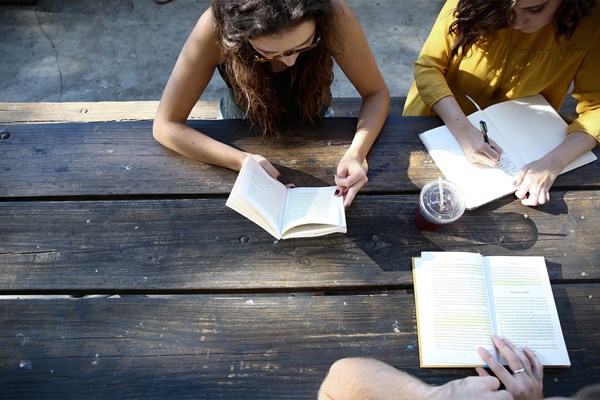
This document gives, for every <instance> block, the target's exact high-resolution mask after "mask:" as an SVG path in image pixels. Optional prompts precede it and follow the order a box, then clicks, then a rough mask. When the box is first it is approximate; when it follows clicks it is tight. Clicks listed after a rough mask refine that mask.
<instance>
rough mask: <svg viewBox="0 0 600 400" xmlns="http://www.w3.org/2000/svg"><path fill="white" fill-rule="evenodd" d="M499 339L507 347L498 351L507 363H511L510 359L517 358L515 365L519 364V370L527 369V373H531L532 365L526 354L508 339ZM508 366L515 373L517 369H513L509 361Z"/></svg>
mask: <svg viewBox="0 0 600 400" xmlns="http://www.w3.org/2000/svg"><path fill="white" fill-rule="evenodd" d="M494 336H495V335H494ZM496 338H498V336H496ZM498 339H500V340H501V341H502V343H503V344H504V346H505V347H498V350H499V351H500V354H502V356H503V357H504V358H505V359H506V361H509V359H508V357H514V356H516V359H515V363H518V364H516V365H517V366H518V368H519V369H521V368H525V371H527V372H529V371H531V363H530V362H529V359H528V358H527V356H526V355H525V353H523V351H521V350H519V349H518V348H517V347H516V346H515V345H514V344H513V343H512V342H511V341H510V340H508V339H505V338H498ZM519 365H520V366H519ZM508 366H509V367H510V368H511V369H512V370H513V372H515V369H513V368H512V367H511V366H510V361H509V364H508Z"/></svg>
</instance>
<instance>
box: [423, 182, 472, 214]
mask: <svg viewBox="0 0 600 400" xmlns="http://www.w3.org/2000/svg"><path fill="white" fill-rule="evenodd" d="M440 188H441V189H442V191H441V192H440ZM419 201H420V204H419V206H420V208H421V214H422V215H423V216H424V217H425V218H426V219H427V220H429V221H431V222H434V223H437V224H447V223H450V222H453V221H456V220H457V219H459V218H460V217H461V215H463V213H464V212H465V200H464V197H463V195H462V192H461V190H460V189H459V188H458V186H456V185H455V184H454V183H452V182H450V181H447V180H445V179H441V180H435V181H431V182H428V183H427V184H426V185H425V186H424V187H423V189H422V190H421V195H420V198H419Z"/></svg>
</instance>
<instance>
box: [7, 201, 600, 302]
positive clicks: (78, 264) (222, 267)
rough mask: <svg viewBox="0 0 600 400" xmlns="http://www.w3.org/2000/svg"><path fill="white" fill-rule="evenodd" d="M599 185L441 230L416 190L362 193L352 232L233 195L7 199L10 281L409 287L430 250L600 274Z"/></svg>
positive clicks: (49, 285)
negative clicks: (273, 221) (274, 214)
mask: <svg viewBox="0 0 600 400" xmlns="http://www.w3.org/2000/svg"><path fill="white" fill-rule="evenodd" d="M599 196H600V192H598V191H582V192H567V193H563V192H558V193H556V195H555V196H554V198H553V201H552V202H550V203H549V204H548V205H547V206H544V207H540V208H539V209H533V208H529V207H525V206H522V205H521V204H520V202H518V201H517V200H515V201H508V200H507V201H506V202H504V203H502V204H499V203H494V204H493V205H489V206H486V207H483V208H481V209H480V210H477V211H476V212H467V214H466V215H464V216H463V217H462V218H461V219H460V220H459V221H457V222H455V223H453V224H451V225H449V226H447V227H444V228H442V229H440V230H439V231H438V232H424V231H421V230H420V229H419V228H418V227H417V226H416V224H415V222H414V212H415V208H416V204H417V196H416V195H397V196H392V195H387V196H376V195H373V196H359V198H358V199H357V200H356V201H355V202H354V204H353V205H352V207H351V208H350V209H349V210H348V211H347V223H348V233H347V234H346V235H343V234H334V235H328V236H324V237H318V238H305V239H295V240H280V241H277V240H275V239H274V238H273V237H272V236H270V235H269V234H268V233H267V232H265V231H263V230H262V229H261V228H260V227H258V226H257V225H255V224H254V223H252V222H250V221H249V220H247V219H246V218H244V217H243V216H241V215H239V214H238V213H236V212H234V211H232V210H230V209H229V208H227V207H225V204H224V203H225V199H193V200H146V201H142V200H136V201H83V202H70V201H60V202H5V203H0V232H1V236H2V238H3V239H2V242H1V243H0V288H1V289H0V293H19V292H21V293H22V292H23V291H28V292H35V291H42V292H45V291H51V292H56V293H89V292H90V291H91V292H92V293H115V292H116V293H128V292H129V293H130V292H144V293H165V292H166V293H168V292H171V293H176V292H179V293H181V292H186V293H187V292H219V291H221V292H222V291H225V292H231V291H255V292H258V291H282V292H289V291H303V290H325V291H328V290H348V289H352V290H355V289H359V288H360V289H362V290H381V289H386V288H407V287H412V274H411V257H414V256H418V255H419V254H420V252H421V251H473V252H480V253H482V254H484V255H523V256H524V255H543V256H545V257H546V262H547V264H548V269H549V271H550V277H551V279H552V281H553V282H558V283H559V282H564V281H575V280H578V281H579V280H580V281H584V282H585V281H588V282H598V281H599V279H600V264H599V258H598V254H599V253H600V231H599V230H598V228H597V221H598V220H600V209H599V208H598V206H597V199H598V198H599ZM482 221H485V223H482Z"/></svg>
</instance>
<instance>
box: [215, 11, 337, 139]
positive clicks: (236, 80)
mask: <svg viewBox="0 0 600 400" xmlns="http://www.w3.org/2000/svg"><path fill="white" fill-rule="evenodd" d="M212 10H213V15H214V19H215V24H216V29H217V35H218V37H219V38H220V41H221V44H222V45H223V47H224V49H225V61H224V67H225V71H226V73H227V76H228V79H229V82H230V84H231V86H232V88H233V93H234V95H235V101H236V103H237V104H238V106H239V107H240V108H241V109H242V111H244V112H245V114H246V120H247V121H248V122H249V123H250V124H251V125H252V126H253V127H255V128H258V129H259V130H260V131H261V132H262V133H263V134H267V133H278V127H279V123H280V122H281V121H283V120H285V119H286V112H285V109H284V107H283V105H282V99H280V98H279V96H278V95H277V93H276V91H275V90H274V87H273V85H272V82H271V79H272V77H273V72H271V71H270V69H269V65H268V63H264V64H262V63H256V61H255V55H256V51H255V50H254V48H253V47H252V46H251V44H250V42H249V40H251V39H254V38H258V37H261V36H265V35H269V34H274V33H278V32H284V31H286V30H289V29H290V28H294V27H296V26H298V25H299V24H301V23H303V22H306V21H308V20H314V21H315V22H316V26H317V33H318V35H319V37H320V41H319V46H317V47H316V48H315V49H313V50H311V51H307V52H305V53H302V54H300V55H299V56H298V58H297V60H296V63H295V64H294V66H292V67H291V68H290V73H291V82H292V90H291V93H295V94H296V96H297V98H296V99H294V100H295V102H296V104H298V106H299V108H300V112H301V116H302V121H309V122H311V123H312V122H314V121H315V120H316V119H318V118H320V116H321V113H322V110H324V109H325V108H326V107H327V106H329V104H330V102H331V94H330V91H329V88H330V86H331V83H332V81H333V55H334V54H335V53H336V52H337V51H339V48H340V43H338V41H337V39H336V36H335V32H334V29H335V28H334V24H333V21H332V18H333V17H334V11H333V6H332V4H331V1H329V0H213V2H212Z"/></svg>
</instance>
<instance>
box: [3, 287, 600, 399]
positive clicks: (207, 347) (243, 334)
mask: <svg viewBox="0 0 600 400" xmlns="http://www.w3.org/2000/svg"><path fill="white" fill-rule="evenodd" d="M554 292H555V296H556V303H557V307H558V310H559V316H560V318H561V322H562V327H563V330H564V336H565V340H566V343H567V348H568V349H569V355H570V357H571V362H572V365H573V366H572V367H571V368H569V369H547V370H546V371H545V373H544V389H545V390H544V391H545V394H546V395H547V396H555V395H564V396H568V395H571V394H572V393H573V392H575V391H576V390H577V389H578V388H580V387H582V386H585V385H587V384H591V383H595V382H596V381H597V377H598V374H599V373H600V367H599V366H600V362H599V361H600V342H598V340H597V332H598V330H597V327H598V324H599V323H600V312H599V311H600V300H599V299H600V288H599V287H598V286H597V285H596V286H594V287H591V288H560V287H557V288H555V289H554ZM415 329H416V328H415V310H414V300H413V295H412V294H411V293H407V294H394V295H387V296H325V297H295V298H287V297H272V296H262V297H261V296H256V297H251V296H240V297H228V298H227V297H221V298H218V297H208V296H206V297H204V296H202V297H200V296H191V297H187V298H186V297H175V298H167V299H161V298H148V299H128V298H124V299H80V300H29V299H24V300H20V301H0V338H1V339H0V354H1V355H2V357H1V358H0V386H1V387H2V388H3V396H4V397H6V398H11V399H19V398H27V399H33V398H44V399H49V398H71V397H72V394H73V393H77V396H79V397H82V398H89V399H103V398H110V399H114V398H128V399H133V398H144V399H155V398H156V399H165V398H177V399H181V398H194V399H211V400H213V399H232V398H236V399H256V398H261V399H282V398H286V399H287V398H294V399H314V398H315V397H316V392H317V390H318V387H319V384H320V382H321V380H322V379H323V378H324V377H325V374H326V373H327V370H328V368H329V366H330V365H331V364H332V363H333V362H334V361H335V360H337V359H339V358H342V357H349V356H361V357H373V358H376V359H380V360H382V361H384V362H387V363H390V364H392V365H394V366H396V367H398V368H401V369H403V370H405V371H407V372H409V373H412V374H414V375H416V376H418V377H421V378H423V379H424V380H426V381H427V382H429V383H431V384H442V383H445V382H447V381H448V380H450V379H455V378H463V377H466V376H470V375H474V371H473V370H472V369H433V370H432V369H420V368H418V354H419V350H418V343H417V334H416V331H415Z"/></svg>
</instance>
